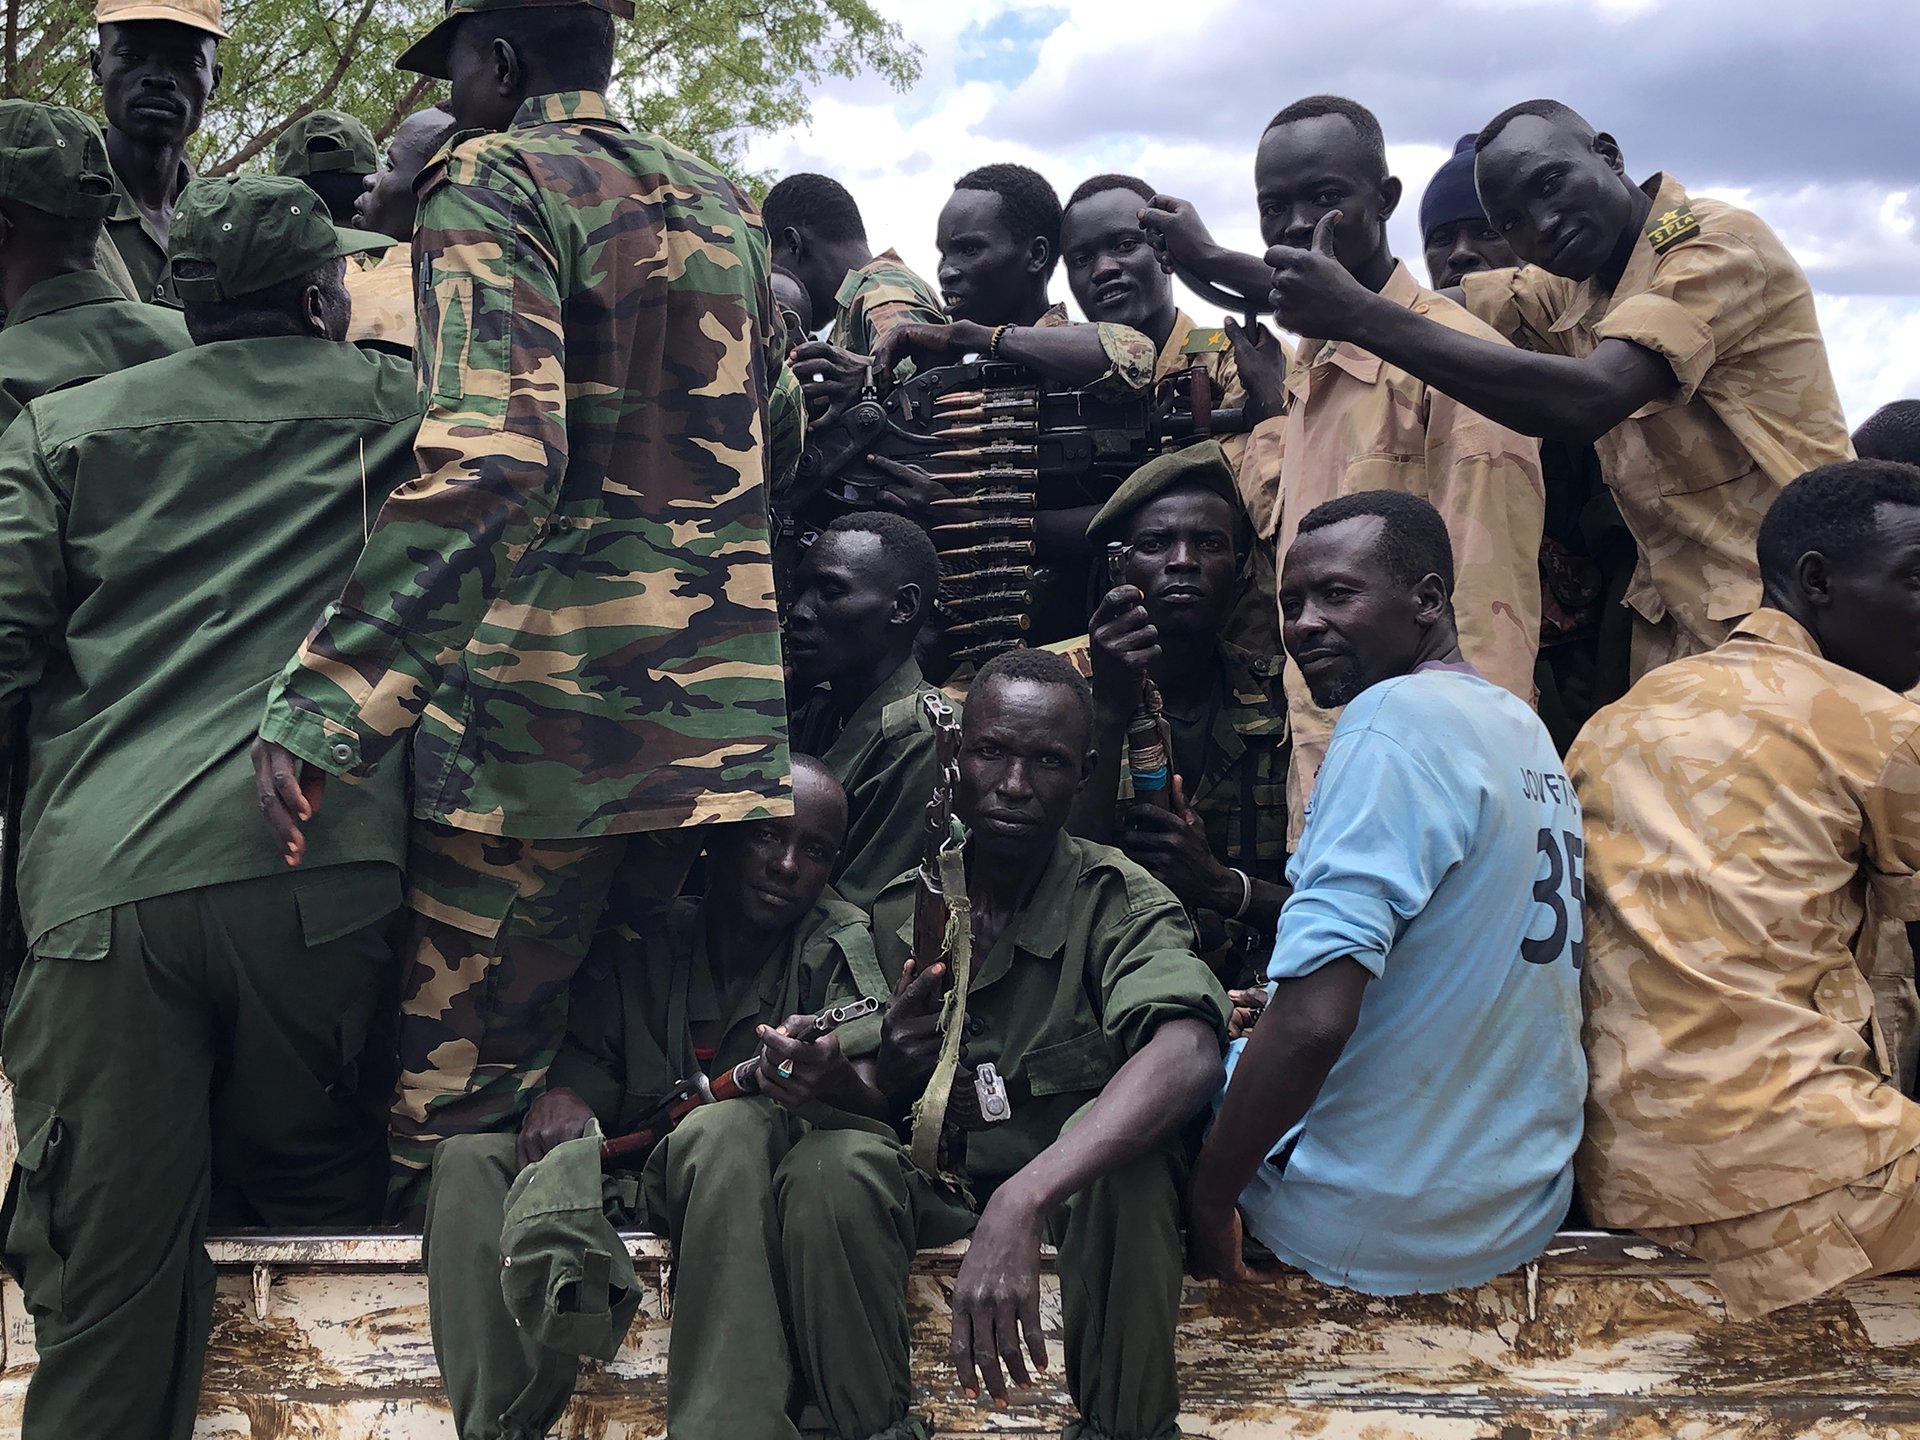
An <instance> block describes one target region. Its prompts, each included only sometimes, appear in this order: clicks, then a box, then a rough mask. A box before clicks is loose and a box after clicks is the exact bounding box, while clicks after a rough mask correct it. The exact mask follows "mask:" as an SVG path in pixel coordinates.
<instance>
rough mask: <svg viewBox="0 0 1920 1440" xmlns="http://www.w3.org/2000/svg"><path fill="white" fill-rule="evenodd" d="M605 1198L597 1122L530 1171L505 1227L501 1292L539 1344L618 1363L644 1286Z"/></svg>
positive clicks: (515, 1191) (514, 1193)
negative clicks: (638, 1280)
mask: <svg viewBox="0 0 1920 1440" xmlns="http://www.w3.org/2000/svg"><path fill="white" fill-rule="evenodd" d="M601 1197H602V1191H601V1181H600V1127H599V1126H598V1125H589V1126H588V1127H587V1133H586V1134H585V1135H583V1136H582V1137H581V1138H580V1139H578V1140H568V1141H566V1142H564V1143H562V1144H559V1145H556V1146H554V1147H553V1149H551V1150H549V1151H548V1152H547V1153H546V1156H545V1158H543V1159H540V1160H536V1161H535V1162H534V1163H533V1164H531V1165H529V1166H528V1167H527V1168H526V1169H524V1170H522V1171H521V1172H520V1175H519V1178H517V1179H516V1180H515V1181H514V1182H513V1188H512V1189H511V1190H509V1191H508V1192H507V1205H506V1214H505V1216H504V1217H503V1223H502V1224H501V1227H500V1265H501V1271H500V1293H501V1298H503V1299H504V1300H505V1301H506V1302H507V1311H508V1313H509V1314H511V1315H512V1316H513V1319H514V1323H515V1324H516V1325H517V1326H519V1327H520V1329H521V1330H523V1331H524V1332H525V1333H526V1335H527V1337H528V1338H529V1339H531V1340H532V1341H533V1343H534V1344H536V1345H538V1346H540V1347H542V1348H543V1349H548V1350H560V1351H564V1352H566V1353H568V1354H572V1355H591V1356H592V1357H593V1358H594V1359H596V1360H611V1359H612V1358H613V1355H614V1352H615V1351H616V1350H618V1349H619V1348H620V1341H621V1339H622V1338H624V1337H625V1335H626V1333H627V1327H628V1326H629V1325H631V1324H632V1323H633V1317H634V1313H635V1312H636V1311H637V1310H639V1308H640V1287H639V1285H638V1284H637V1283H636V1282H635V1280H634V1274H633V1259H632V1257H631V1256H629V1255H628V1254H627V1247H626V1245H625V1244H624V1243H623V1242H622V1241H621V1239H620V1236H619V1233H618V1232H617V1231H615V1230H614V1228H613V1225H612V1223H611V1222H610V1221H608V1219H607V1216H606V1211H605V1209H604V1208H603V1205H602V1198H601Z"/></svg>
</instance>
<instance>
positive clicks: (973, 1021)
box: [967, 1015, 987, 1037]
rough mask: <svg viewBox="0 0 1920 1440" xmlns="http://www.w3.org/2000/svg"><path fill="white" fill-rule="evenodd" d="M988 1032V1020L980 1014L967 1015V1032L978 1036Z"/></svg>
mask: <svg viewBox="0 0 1920 1440" xmlns="http://www.w3.org/2000/svg"><path fill="white" fill-rule="evenodd" d="M986 1033H987V1022H986V1021H984V1020H982V1019H981V1018H980V1017H979V1016H978V1015H969V1016H968V1017H967V1034H969V1035H972V1036H975V1037H978V1036H981V1035H984V1034H986Z"/></svg>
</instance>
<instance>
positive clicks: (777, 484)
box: [767, 360, 807, 510]
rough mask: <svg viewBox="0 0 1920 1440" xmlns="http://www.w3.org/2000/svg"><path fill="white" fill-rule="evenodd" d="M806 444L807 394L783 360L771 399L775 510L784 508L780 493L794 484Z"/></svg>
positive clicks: (769, 436) (770, 466)
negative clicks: (781, 503)
mask: <svg viewBox="0 0 1920 1440" xmlns="http://www.w3.org/2000/svg"><path fill="white" fill-rule="evenodd" d="M806 448H807V401H806V396H805V395H804V394H802V392H801V390H800V377H799V376H797V375H795V374H794V373H793V371H792V369H791V368H790V367H789V366H788V365H787V363H786V361H785V360H782V361H781V362H780V364H779V367H778V368H777V369H776V370H775V372H774V381H773V392H772V394H771V395H770V396H769V397H768V400H767V455H768V461H767V472H768V475H769V476H770V478H771V479H772V481H773V496H774V506H773V508H774V509H775V510H779V509H781V505H780V497H781V496H782V495H783V494H784V493H785V492H786V491H787V489H788V488H789V487H790V486H791V485H792V483H793V477H794V475H795V474H796V473H797V472H798V471H799V469H800V457H801V455H802V454H803V453H804V452H805V451H806Z"/></svg>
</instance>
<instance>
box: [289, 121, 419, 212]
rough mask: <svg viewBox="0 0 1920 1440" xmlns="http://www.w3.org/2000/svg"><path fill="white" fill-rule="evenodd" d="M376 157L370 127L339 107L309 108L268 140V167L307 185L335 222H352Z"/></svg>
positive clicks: (375, 163)
mask: <svg viewBox="0 0 1920 1440" xmlns="http://www.w3.org/2000/svg"><path fill="white" fill-rule="evenodd" d="M379 163H380V157H379V155H378V154H377V153H376V151H375V149H374V144H373V132H372V131H370V130H369V129H367V127H366V126H364V125H362V124H361V123H360V122H359V121H358V120H356V119H354V118H353V116H351V115H349V114H347V112H346V111H344V110H310V111H308V112H307V113H306V114H305V115H302V116H301V117H300V118H299V119H298V120H296V121H294V122H293V124H291V125H289V126H288V127H287V128H286V129H284V130H282V131H281V132H280V138H279V139H278V140H275V141H274V142H273V173H274V174H276V175H292V176H295V177H296V178H298V179H301V180H304V181H306V182H307V184H309V185H311V186H312V187H313V188H314V191H315V192H316V193H317V194H318V195H319V196H320V198H321V199H322V200H324V201H326V202H327V213H328V214H329V215H331V216H333V223H334V224H336V225H351V224H353V222H354V213H353V212H354V204H355V202H356V201H358V200H359V198H360V192H361V190H362V189H364V188H365V186H366V183H367V177H368V176H370V175H372V174H373V172H374V170H375V168H376V167H377V166H378V165H379ZM407 233H408V234H409V235H411V234H412V233H413V232H412V231H408V232H407Z"/></svg>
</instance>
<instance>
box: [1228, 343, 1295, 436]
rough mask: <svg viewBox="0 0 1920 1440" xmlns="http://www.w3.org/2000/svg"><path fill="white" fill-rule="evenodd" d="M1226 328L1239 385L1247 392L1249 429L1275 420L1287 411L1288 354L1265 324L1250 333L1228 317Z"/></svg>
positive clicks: (1246, 408)
mask: <svg viewBox="0 0 1920 1440" xmlns="http://www.w3.org/2000/svg"><path fill="white" fill-rule="evenodd" d="M1225 328H1226V332H1227V341H1228V343H1229V344H1231V345H1232V346H1233V365H1234V369H1236V370H1237V371H1239V372H1240V383H1241V384H1242V385H1243V386H1245V387H1246V391H1247V400H1246V406H1245V410H1246V416H1247V421H1248V424H1249V426H1252V425H1258V424H1259V423H1260V422H1261V421H1262V420H1271V419H1273V417H1274V416H1276V415H1279V414H1281V413H1282V412H1283V411H1285V410H1286V408H1287V352H1286V351H1285V350H1283V349H1281V348H1280V340H1279V338H1278V337H1277V336H1276V335H1275V334H1274V333H1273V332H1272V331H1271V330H1269V329H1267V327H1266V326H1264V325H1255V326H1254V327H1253V329H1251V330H1248V329H1246V328H1245V327H1243V326H1242V325H1240V324H1239V323H1238V322H1237V321H1235V320H1234V319H1233V317H1232V316H1228V317H1227V319H1226V322H1225Z"/></svg>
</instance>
